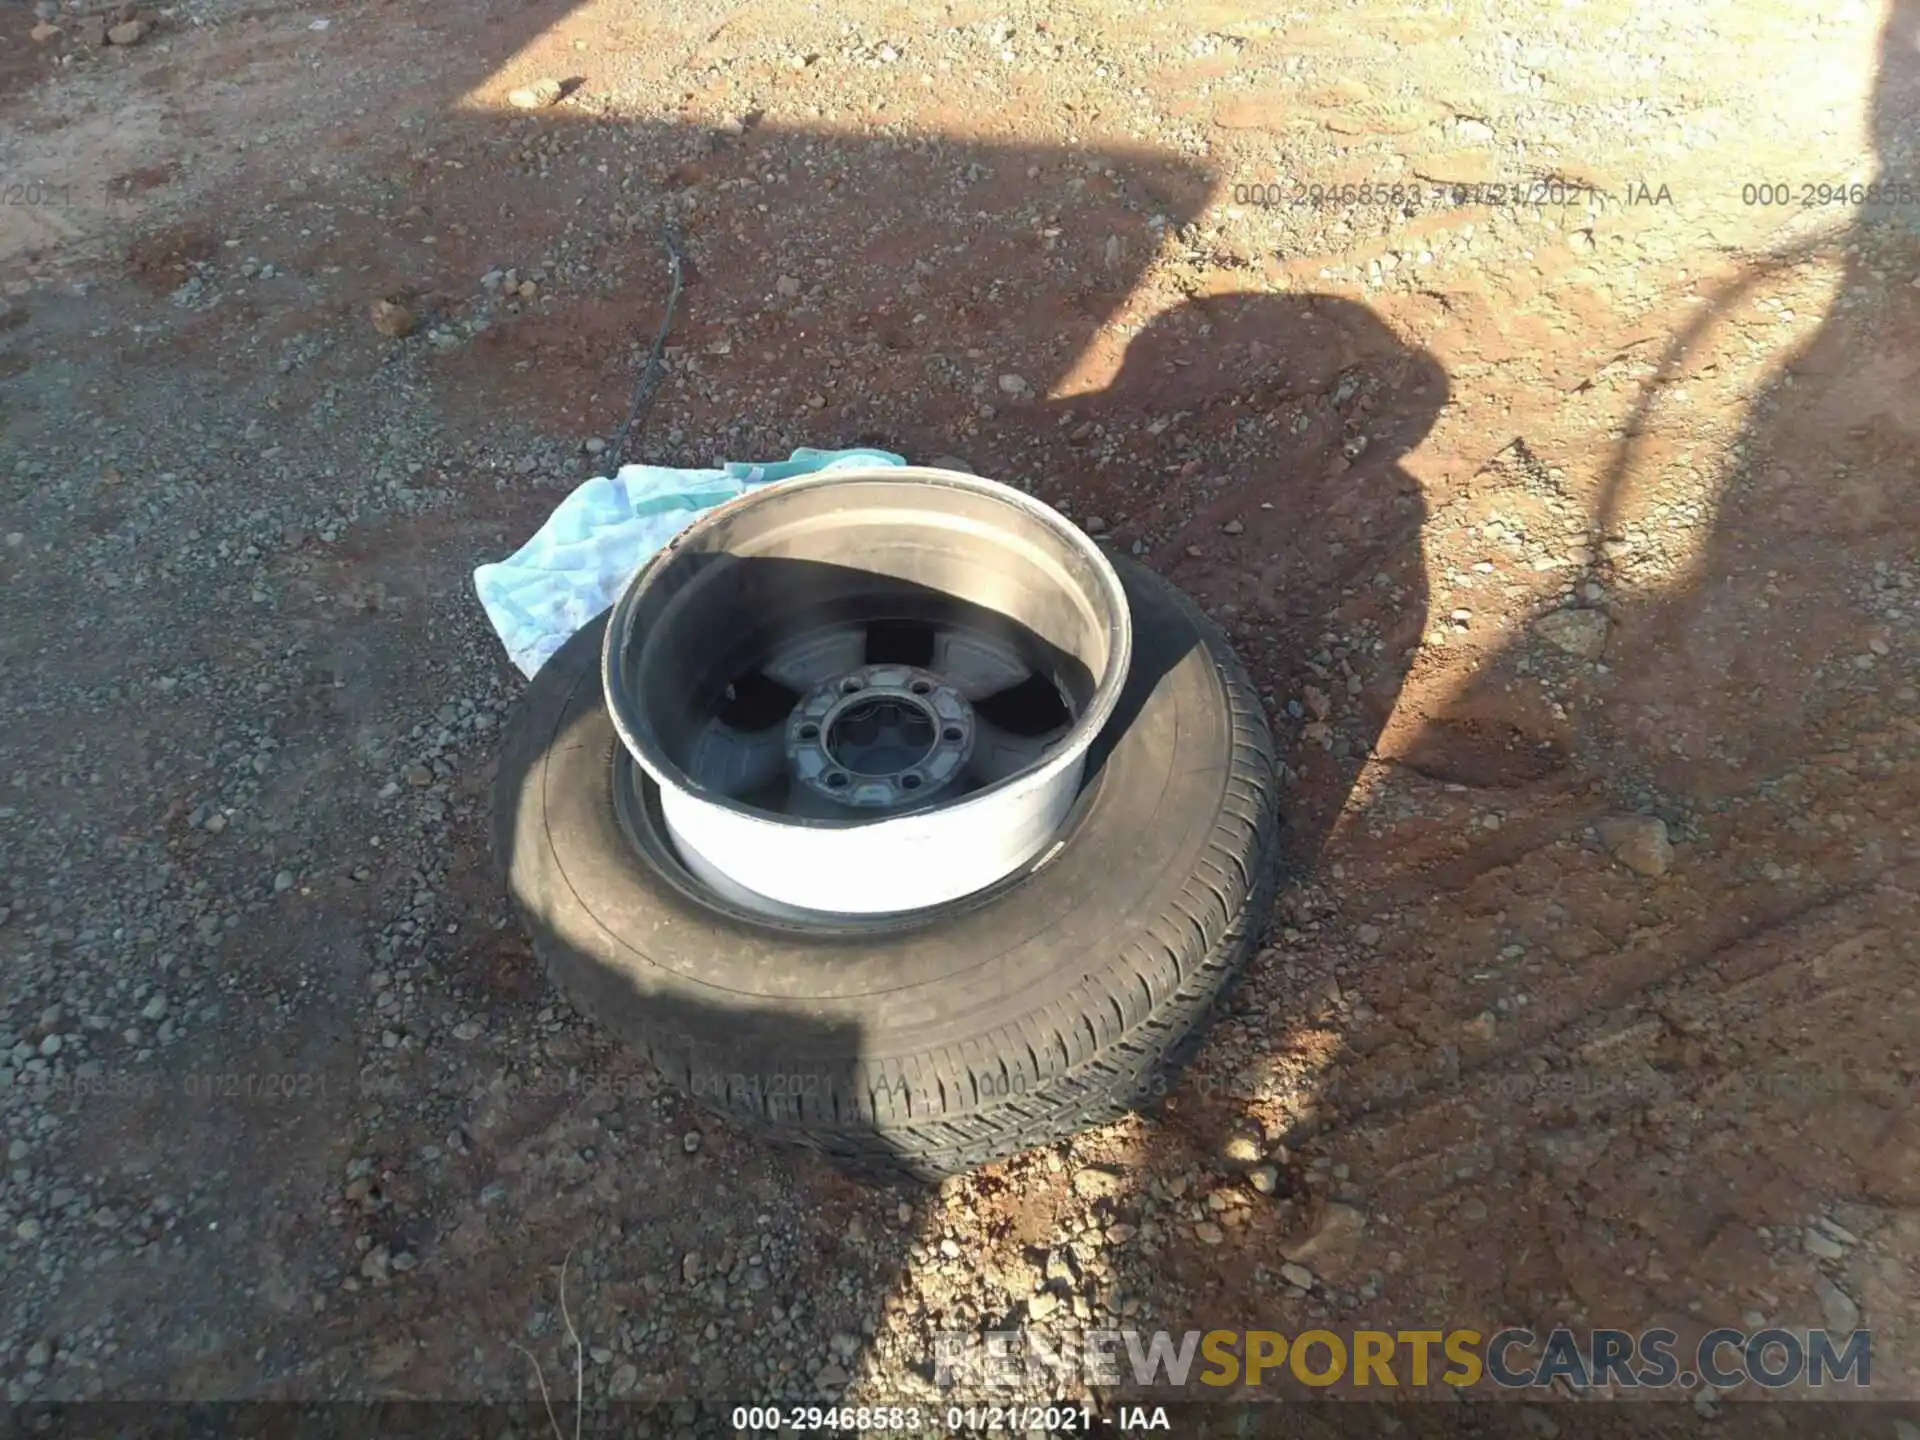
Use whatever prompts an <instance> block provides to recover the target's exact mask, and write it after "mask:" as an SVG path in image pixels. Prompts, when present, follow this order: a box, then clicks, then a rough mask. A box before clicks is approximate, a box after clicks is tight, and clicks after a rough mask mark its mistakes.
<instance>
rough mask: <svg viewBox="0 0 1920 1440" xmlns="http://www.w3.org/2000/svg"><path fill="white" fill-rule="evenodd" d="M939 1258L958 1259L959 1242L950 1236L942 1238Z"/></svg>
mask: <svg viewBox="0 0 1920 1440" xmlns="http://www.w3.org/2000/svg"><path fill="white" fill-rule="evenodd" d="M940 1258H941V1259H943V1260H958V1259H959V1258H960V1242H959V1241H958V1240H954V1239H952V1238H948V1239H946V1240H942V1241H941V1242H940Z"/></svg>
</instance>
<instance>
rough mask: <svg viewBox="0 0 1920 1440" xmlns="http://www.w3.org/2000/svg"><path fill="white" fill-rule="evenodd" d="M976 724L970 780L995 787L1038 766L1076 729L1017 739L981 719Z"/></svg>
mask: <svg viewBox="0 0 1920 1440" xmlns="http://www.w3.org/2000/svg"><path fill="white" fill-rule="evenodd" d="M973 724H974V731H973V757H972V758H971V759H970V760H969V761H968V762H967V778H968V779H970V780H972V781H973V782H974V783H975V784H976V785H992V784H995V783H996V782H998V781H1001V780H1004V779H1006V778H1007V777H1008V776H1009V775H1015V774H1018V773H1019V772H1020V771H1022V770H1025V769H1026V768H1027V767H1028V766H1030V765H1037V764H1038V763H1039V762H1040V760H1041V759H1042V757H1044V756H1045V755H1046V753H1047V751H1048V750H1049V749H1051V748H1052V747H1053V746H1054V745H1055V744H1056V743H1058V742H1059V740H1060V739H1061V738H1062V737H1064V736H1065V735H1066V733H1067V731H1068V730H1070V729H1071V728H1072V727H1071V726H1069V725H1062V726H1061V727H1060V728H1059V729H1058V730H1050V731H1048V732H1047V733H1046V734H1044V735H1016V734H1014V733H1013V732H1012V731H1010V730H1003V729H1001V728H1000V727H999V726H997V725H994V724H992V723H990V722H989V721H987V720H984V719H982V718H981V717H980V716H978V715H976V716H975V717H974V722H973Z"/></svg>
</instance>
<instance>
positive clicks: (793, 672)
mask: <svg viewBox="0 0 1920 1440" xmlns="http://www.w3.org/2000/svg"><path fill="white" fill-rule="evenodd" d="M866 655H867V634H866V631H865V630H864V629H861V628H859V627H856V626H849V627H848V628H847V629H844V630H830V631H828V632H826V633H825V634H817V635H808V636H804V637H802V638H801V639H800V640H797V641H794V642H792V643H790V644H788V645H786V646H783V647H782V648H780V649H778V650H776V651H775V652H774V653H773V656H772V658H771V659H769V660H768V661H767V663H766V664H764V665H762V666H761V667H760V673H761V674H763V675H765V676H767V677H768V678H770V679H772V680H776V681H778V682H779V683H780V684H782V685H784V686H786V687H787V688H788V689H789V690H792V691H793V692H794V693H795V696H796V698H797V697H798V696H800V695H804V694H806V693H807V691H809V690H811V689H813V687H814V686H816V685H818V684H820V683H821V682H823V681H826V680H831V679H833V678H834V677H835V676H838V675H844V674H846V673H847V672H848V671H849V670H857V669H858V668H859V667H860V666H861V665H862V664H863V663H864V662H865V660H866Z"/></svg>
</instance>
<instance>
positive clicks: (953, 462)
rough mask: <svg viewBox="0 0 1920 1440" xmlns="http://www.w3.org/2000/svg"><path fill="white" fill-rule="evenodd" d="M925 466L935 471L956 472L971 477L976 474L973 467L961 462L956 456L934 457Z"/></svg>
mask: <svg viewBox="0 0 1920 1440" xmlns="http://www.w3.org/2000/svg"><path fill="white" fill-rule="evenodd" d="M927 464H928V465H930V466H932V467H933V468H934V469H935V470H958V471H959V472H960V473H961V474H962V475H972V474H975V473H976V472H975V470H974V468H973V466H971V465H969V464H968V463H967V462H966V461H964V460H962V459H961V458H960V457H959V456H958V455H936V456H934V457H933V459H931V460H929V461H928V462H927Z"/></svg>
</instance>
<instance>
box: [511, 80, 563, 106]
mask: <svg viewBox="0 0 1920 1440" xmlns="http://www.w3.org/2000/svg"><path fill="white" fill-rule="evenodd" d="M564 94H566V87H565V86H563V85H562V84H561V83H560V82H559V81H558V80H555V79H553V78H551V77H548V78H547V79H544V80H536V81H534V82H533V84H531V85H527V86H523V87H522V88H520V89H518V90H509V91H508V92H507V103H508V104H509V105H511V106H513V108H514V109H516V110H545V109H546V108H547V107H548V106H549V105H557V104H559V103H560V97H561V96H562V95H564Z"/></svg>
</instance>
